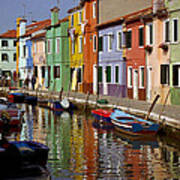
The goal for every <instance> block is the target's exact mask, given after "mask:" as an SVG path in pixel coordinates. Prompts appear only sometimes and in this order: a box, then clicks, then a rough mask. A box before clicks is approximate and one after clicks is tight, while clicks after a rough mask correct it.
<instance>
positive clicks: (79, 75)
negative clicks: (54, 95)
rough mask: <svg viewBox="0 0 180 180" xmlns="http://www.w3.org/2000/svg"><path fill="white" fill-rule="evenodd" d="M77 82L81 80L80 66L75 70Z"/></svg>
mask: <svg viewBox="0 0 180 180" xmlns="http://www.w3.org/2000/svg"><path fill="white" fill-rule="evenodd" d="M77 82H78V83H81V82H82V70H81V68H78V70H77Z"/></svg>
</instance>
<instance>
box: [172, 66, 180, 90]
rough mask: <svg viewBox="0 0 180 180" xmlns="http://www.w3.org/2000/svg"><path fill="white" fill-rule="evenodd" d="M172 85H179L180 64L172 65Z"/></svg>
mask: <svg viewBox="0 0 180 180" xmlns="http://www.w3.org/2000/svg"><path fill="white" fill-rule="evenodd" d="M173 86H179V87H180V65H179V64H178V65H173Z"/></svg>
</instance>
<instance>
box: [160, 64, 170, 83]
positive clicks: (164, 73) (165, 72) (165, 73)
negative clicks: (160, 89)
mask: <svg viewBox="0 0 180 180" xmlns="http://www.w3.org/2000/svg"><path fill="white" fill-rule="evenodd" d="M161 84H169V65H167V64H162V65H161Z"/></svg>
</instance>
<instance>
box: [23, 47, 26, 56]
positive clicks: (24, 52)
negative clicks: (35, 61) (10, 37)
mask: <svg viewBox="0 0 180 180" xmlns="http://www.w3.org/2000/svg"><path fill="white" fill-rule="evenodd" d="M23 55H24V57H26V45H24V46H23Z"/></svg>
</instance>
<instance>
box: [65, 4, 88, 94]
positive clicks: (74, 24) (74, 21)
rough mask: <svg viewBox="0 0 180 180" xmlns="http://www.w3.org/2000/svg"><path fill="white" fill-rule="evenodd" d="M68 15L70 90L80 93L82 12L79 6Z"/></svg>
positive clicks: (82, 60) (82, 38) (81, 74)
mask: <svg viewBox="0 0 180 180" xmlns="http://www.w3.org/2000/svg"><path fill="white" fill-rule="evenodd" d="M68 13H69V46H70V47H69V50H70V51H69V52H70V68H71V90H73V91H80V92H82V83H83V65H84V59H83V46H84V43H85V41H84V34H83V31H84V30H83V28H84V26H83V25H84V24H83V22H84V20H83V19H84V18H83V17H84V12H83V7H82V6H81V5H79V6H77V7H74V8H72V9H70V10H69V11H68Z"/></svg>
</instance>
